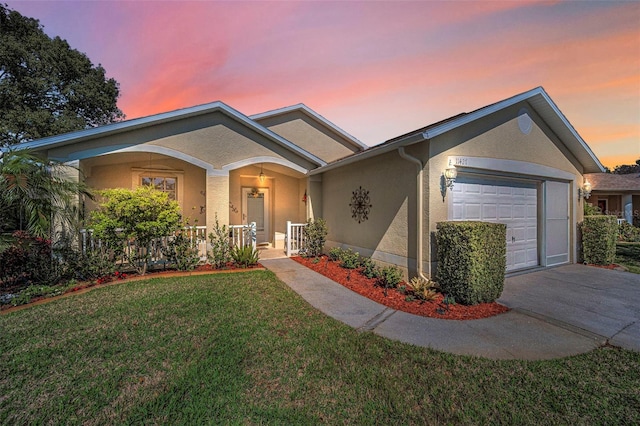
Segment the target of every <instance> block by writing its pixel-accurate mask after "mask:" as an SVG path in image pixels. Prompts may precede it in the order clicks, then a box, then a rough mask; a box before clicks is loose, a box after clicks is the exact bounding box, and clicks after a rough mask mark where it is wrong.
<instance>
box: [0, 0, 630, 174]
mask: <svg viewBox="0 0 640 426" xmlns="http://www.w3.org/2000/svg"><path fill="white" fill-rule="evenodd" d="M5 1H6V2H7V3H8V5H9V7H10V8H11V9H15V10H17V11H18V12H20V13H21V14H23V15H25V16H29V17H32V18H36V19H38V20H40V23H41V24H42V25H43V26H44V30H45V32H46V33H47V34H49V35H50V36H55V35H58V36H60V37H61V38H63V39H66V40H67V41H68V42H69V44H70V45H71V46H72V47H74V48H76V49H78V50H80V51H82V52H84V53H86V54H87V55H88V56H89V58H90V59H91V60H92V62H93V63H94V64H98V63H100V64H102V66H103V67H104V68H105V69H106V70H107V73H108V76H109V77H113V78H115V79H116V80H117V81H118V82H119V83H120V89H121V94H122V95H121V98H120V100H119V103H118V104H119V106H120V108H121V109H122V110H123V111H124V113H125V114H126V115H127V118H136V117H141V116H146V115H151V114H155V113H159V112H164V111H170V110H174V109H178V108H182V107H189V106H193V105H198V104H203V103H208V102H212V101H216V100H220V101H223V102H225V103H227V104H229V105H230V106H232V107H234V108H236V109H238V110H239V111H242V112H243V113H245V114H247V115H250V114H254V113H258V112H263V111H267V110H271V109H276V108H280V107H283V106H288V105H292V104H297V103H305V104H306V105H307V106H309V107H310V108H312V109H314V110H315V111H316V112H318V113H319V114H321V115H323V116H324V117H325V118H327V119H328V120H330V121H332V122H333V123H335V124H336V125H338V126H339V127H341V128H342V129H344V130H345V131H347V132H348V133H350V134H352V135H353V136H355V137H357V138H358V139H360V140H361V141H362V142H364V143H365V144H367V145H375V144H378V143H380V142H383V141H385V140H387V139H390V138H392V137H395V136H398V135H400V134H403V133H406V132H408V131H411V130H414V129H417V128H420V127H422V126H425V125H427V124H431V123H433V122H436V121H439V120H441V119H444V118H447V117H449V116H452V115H455V114H458V113H460V112H466V111H472V110H474V109H477V108H479V107H482V106H485V105H488V104H490V103H493V102H497V101H499V100H502V99H505V98H508V97H510V96H512V95H515V94H517V93H520V92H524V91H527V90H529V89H532V88H534V87H537V86H543V87H544V88H545V90H546V91H547V92H548V93H549V95H550V96H551V98H552V99H553V100H554V101H555V102H556V104H557V105H558V107H559V108H560V109H561V111H562V112H563V113H564V114H565V116H566V117H567V118H568V119H569V121H570V122H571V123H572V124H573V126H574V127H575V128H576V130H577V131H578V133H580V135H581V136H582V137H583V138H584V139H585V141H586V142H587V143H588V144H589V146H590V147H591V148H592V149H593V151H594V152H595V154H596V155H597V156H598V158H599V159H600V160H601V161H602V162H603V164H605V165H606V166H609V167H613V166H615V165H617V164H633V163H634V162H635V160H636V159H637V158H640V2H637V1H634V2H616V1H606V2H597V1H589V2H587V1H572V2H538V1H510V2H500V1H490V2H489V1H487V2H464V1H452V2H437V1H417V2H402V1H380V2H352V1H349V2H346V1H345V2H327V1H317V2H315V1H304V2H294V1H284V2H272V1H269V2H262V1H260V2H245V1H232V2H218V1H215V2H214V1H195V2H190V1H167V2H160V1H129V2H125V1H85V2H80V1H75V2H74V1H11V0H8V1H7V0H5Z"/></svg>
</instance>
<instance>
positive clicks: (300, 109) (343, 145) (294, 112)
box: [251, 104, 366, 162]
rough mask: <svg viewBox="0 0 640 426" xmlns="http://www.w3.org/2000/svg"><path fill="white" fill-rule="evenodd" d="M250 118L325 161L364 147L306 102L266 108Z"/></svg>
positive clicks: (347, 154) (358, 150) (333, 159)
mask: <svg viewBox="0 0 640 426" xmlns="http://www.w3.org/2000/svg"><path fill="white" fill-rule="evenodd" d="M251 118H252V119H253V120H255V121H257V122H259V123H260V124H261V125H263V126H265V127H267V128H268V129H269V130H271V131H273V132H275V133H277V134H278V135H280V136H282V137H284V138H285V139H287V140H290V141H291V142H293V143H294V144H296V145H297V146H299V147H301V148H302V149H304V150H306V151H308V152H310V153H312V154H314V155H316V156H317V157H319V158H321V159H322V160H324V161H325V162H331V161H336V160H338V159H341V158H344V157H347V156H349V155H352V154H354V153H356V152H361V151H363V150H364V149H365V148H366V146H365V145H364V144H362V143H361V142H360V141H358V140H357V139H355V138H354V137H353V136H351V135H349V134H347V133H346V132H344V131H343V130H341V129H340V128H338V127H336V126H335V125H333V124H332V123H330V122H329V121H327V120H325V119H324V118H323V117H321V116H319V115H318V114H316V113H315V112H314V111H312V110H311V109H309V108H308V107H306V106H305V105H301V104H300V105H295V106H292V107H287V108H282V109H280V110H275V111H269V112H266V113H262V114H257V115H253V116H251Z"/></svg>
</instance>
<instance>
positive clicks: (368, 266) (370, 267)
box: [360, 257, 380, 278]
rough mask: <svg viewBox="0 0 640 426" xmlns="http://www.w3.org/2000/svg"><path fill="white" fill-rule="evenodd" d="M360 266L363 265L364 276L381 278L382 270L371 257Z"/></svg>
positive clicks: (365, 259) (366, 258)
mask: <svg viewBox="0 0 640 426" xmlns="http://www.w3.org/2000/svg"><path fill="white" fill-rule="evenodd" d="M360 264H361V265H362V275H364V276H365V277H367V278H378V277H379V276H380V268H378V265H376V262H374V261H373V259H371V258H370V257H365V258H364V259H362V260H361V262H360Z"/></svg>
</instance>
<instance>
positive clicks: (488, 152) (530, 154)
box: [428, 106, 583, 269]
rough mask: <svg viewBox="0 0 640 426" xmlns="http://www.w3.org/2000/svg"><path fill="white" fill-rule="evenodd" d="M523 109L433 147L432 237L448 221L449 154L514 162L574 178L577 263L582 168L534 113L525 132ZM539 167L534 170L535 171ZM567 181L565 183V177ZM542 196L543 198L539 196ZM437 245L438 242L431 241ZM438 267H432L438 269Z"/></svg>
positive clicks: (447, 135)
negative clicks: (445, 183)
mask: <svg viewBox="0 0 640 426" xmlns="http://www.w3.org/2000/svg"><path fill="white" fill-rule="evenodd" d="M520 108H521V106H516V107H513V108H510V109H506V110H504V111H502V112H501V113H500V114H495V115H493V116H490V117H487V118H486V119H485V120H482V121H481V122H479V123H478V122H477V123H473V124H471V125H468V126H465V127H462V128H458V129H456V130H454V131H452V132H448V133H445V134H443V135H441V136H438V137H436V138H434V139H433V140H432V142H431V146H430V157H431V158H430V160H429V167H430V173H429V187H430V188H431V189H430V191H429V199H430V203H429V218H430V219H429V226H428V230H429V233H430V234H431V236H432V237H433V233H435V231H436V224H437V223H438V222H440V221H445V220H447V219H448V205H449V203H448V199H447V198H448V194H447V198H445V199H444V200H443V198H442V194H441V187H442V185H441V179H442V174H443V172H444V170H445V169H446V168H447V167H448V159H449V157H450V156H455V157H478V158H491V159H497V160H513V161H519V162H526V163H531V164H533V165H537V166H542V167H543V168H544V167H548V168H553V169H555V170H559V171H560V172H566V173H567V174H570V175H571V179H569V191H570V194H571V198H570V203H569V217H570V219H569V232H570V239H571V241H570V247H572V261H575V257H576V254H575V247H576V244H575V238H576V232H575V229H576V223H577V222H578V221H580V220H582V214H583V213H582V204H580V205H578V202H577V201H578V200H577V188H578V187H579V186H581V185H582V175H581V169H579V167H580V166H579V164H577V161H576V160H575V158H574V157H573V156H572V155H571V154H570V153H569V152H568V151H567V150H566V148H565V147H564V145H562V144H561V143H560V142H559V141H557V140H556V138H555V136H554V135H553V133H551V132H550V131H548V130H547V127H546V125H545V124H544V122H542V121H541V120H540V119H539V117H537V115H535V113H532V112H531V111H530V110H529V111H528V114H529V115H530V116H531V118H532V120H533V122H532V127H531V131H530V133H529V134H525V133H523V132H522V131H521V130H520V128H519V125H518V118H517V117H518V112H519V110H520ZM458 169H459V172H468V173H478V172H480V173H487V174H492V173H494V174H495V172H498V174H500V172H501V169H499V168H498V169H497V170H474V169H470V168H469V169H465V167H464V166H460V167H458ZM532 169H535V166H534V167H532ZM507 176H509V177H521V178H526V179H531V180H533V181H537V182H543V181H545V180H546V179H548V177H545V176H540V175H535V174H534V175H528V174H526V171H525V170H523V171H522V172H517V173H513V172H511V173H508V174H507ZM561 180H564V179H561ZM539 198H540V197H539ZM432 242H433V238H432ZM429 251H430V252H431V255H430V257H432V259H431V261H432V262H434V261H435V246H434V245H433V244H432V245H431V248H430V250H429ZM433 266H434V265H433V263H432V265H431V268H432V269H433Z"/></svg>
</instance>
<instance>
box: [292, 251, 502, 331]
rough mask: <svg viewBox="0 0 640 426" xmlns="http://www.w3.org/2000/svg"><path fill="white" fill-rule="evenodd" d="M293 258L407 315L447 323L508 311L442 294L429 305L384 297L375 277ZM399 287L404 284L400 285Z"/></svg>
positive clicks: (391, 294) (325, 261)
mask: <svg viewBox="0 0 640 426" xmlns="http://www.w3.org/2000/svg"><path fill="white" fill-rule="evenodd" d="M292 259H293V260H295V261H296V262H298V263H300V264H302V265H304V266H306V267H307V268H309V269H312V270H314V271H316V272H318V273H320V274H322V275H324V276H325V277H327V278H330V279H332V280H333V281H335V282H337V283H339V284H342V285H343V286H345V287H347V288H348V289H350V290H352V291H355V292H356V293H358V294H361V295H362V296H365V297H367V298H369V299H371V300H373V301H375V302H378V303H380V304H382V305H385V306H388V307H390V308H393V309H396V310H399V311H404V312H408V313H410V314H415V315H421V316H423V317H431V318H440V319H450V320H471V319H480V318H488V317H492V316H495V315H498V314H501V313H503V312H507V311H508V310H509V308H507V307H506V306H503V305H501V304H499V303H496V302H492V303H480V304H478V305H474V306H465V305H460V304H455V305H446V304H444V303H443V296H442V294H438V296H437V297H436V299H435V300H432V301H428V302H422V301H419V300H413V301H410V302H408V301H406V300H405V297H406V295H404V294H402V293H400V292H399V291H398V290H395V289H389V290H387V295H386V296H385V294H384V289H383V288H382V287H378V286H376V285H375V282H376V280H375V278H367V277H365V276H364V275H362V274H361V273H360V271H359V270H358V269H352V270H349V269H344V268H341V267H340V265H339V263H338V262H334V261H331V260H329V258H328V257H327V256H322V257H321V258H320V260H319V261H318V262H316V263H314V259H313V258H303V257H292ZM401 285H405V286H406V285H407V284H406V283H404V282H403V283H401Z"/></svg>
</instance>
